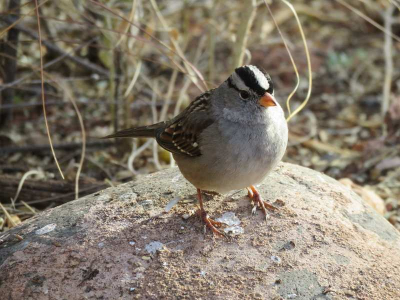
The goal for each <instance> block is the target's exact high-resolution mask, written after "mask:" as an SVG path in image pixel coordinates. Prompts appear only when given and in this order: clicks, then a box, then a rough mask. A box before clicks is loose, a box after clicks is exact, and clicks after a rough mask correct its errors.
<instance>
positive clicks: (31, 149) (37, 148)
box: [0, 140, 115, 155]
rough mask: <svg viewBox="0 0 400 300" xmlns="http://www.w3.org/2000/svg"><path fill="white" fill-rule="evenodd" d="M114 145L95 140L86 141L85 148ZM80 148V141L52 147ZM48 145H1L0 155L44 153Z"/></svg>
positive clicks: (105, 141)
mask: <svg viewBox="0 0 400 300" xmlns="http://www.w3.org/2000/svg"><path fill="white" fill-rule="evenodd" d="M113 145H115V143H114V142H113V141H107V140H95V141H90V142H87V143H86V147H87V148H103V147H110V146H113ZM79 148H82V143H64V144H55V145H54V149H56V150H64V151H71V150H76V149H79ZM49 151H50V148H49V145H47V144H46V145H30V146H21V147H1V148H0V155H5V154H13V153H46V152H49Z"/></svg>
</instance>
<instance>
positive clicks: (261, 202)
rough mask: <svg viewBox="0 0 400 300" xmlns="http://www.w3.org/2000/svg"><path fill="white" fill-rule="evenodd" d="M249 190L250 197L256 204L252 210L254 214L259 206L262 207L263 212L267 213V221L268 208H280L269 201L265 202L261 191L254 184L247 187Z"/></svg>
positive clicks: (266, 216)
mask: <svg viewBox="0 0 400 300" xmlns="http://www.w3.org/2000/svg"><path fill="white" fill-rule="evenodd" d="M247 191H248V196H249V198H250V200H251V201H252V202H253V203H255V205H254V206H253V209H252V210H251V213H252V214H255V213H256V209H257V206H258V207H260V209H261V210H262V212H263V213H264V215H265V220H266V221H267V219H268V212H267V209H268V210H272V211H274V210H277V209H278V208H276V207H275V206H273V205H271V204H269V203H268V202H265V201H264V200H263V199H262V198H261V195H260V193H259V192H258V191H257V190H256V188H255V187H254V186H250V187H248V188H247Z"/></svg>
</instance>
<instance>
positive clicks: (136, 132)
mask: <svg viewBox="0 0 400 300" xmlns="http://www.w3.org/2000/svg"><path fill="white" fill-rule="evenodd" d="M164 126H165V122H160V123H156V124H153V125H149V126H141V127H135V128H128V129H123V130H120V131H117V132H116V133H113V134H110V135H107V136H105V137H102V139H110V138H127V137H131V138H132V137H134V138H135V137H149V138H154V137H156V135H157V132H158V130H160V129H161V128H163V127H164Z"/></svg>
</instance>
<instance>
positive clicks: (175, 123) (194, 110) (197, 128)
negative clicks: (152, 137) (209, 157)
mask: <svg viewBox="0 0 400 300" xmlns="http://www.w3.org/2000/svg"><path fill="white" fill-rule="evenodd" d="M209 98H210V92H205V93H204V94H202V95H200V96H199V97H197V98H196V99H195V100H194V101H193V102H192V103H191V104H190V105H189V106H188V107H187V108H186V109H185V110H184V111H182V112H181V113H180V114H179V115H177V116H176V117H175V118H174V119H172V120H171V121H170V122H168V123H167V125H166V126H165V128H164V129H163V130H162V131H159V132H158V134H157V136H156V139H157V142H158V144H159V145H160V146H161V147H163V148H164V149H166V150H168V151H170V152H172V153H178V154H183V155H188V156H191V157H195V156H199V155H201V151H200V145H199V135H200V133H201V132H202V131H203V130H204V129H206V128H207V127H208V126H210V125H211V124H212V123H213V120H212V119H211V118H210V117H209Z"/></svg>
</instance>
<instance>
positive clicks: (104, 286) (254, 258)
mask: <svg viewBox="0 0 400 300" xmlns="http://www.w3.org/2000/svg"><path fill="white" fill-rule="evenodd" d="M259 189H260V192H261V194H262V195H263V196H264V199H265V200H267V201H269V202H271V203H273V204H274V205H275V206H277V207H279V210H278V211H277V212H273V213H271V214H270V215H269V218H268V220H267V222H266V221H264V218H263V215H262V214H261V212H260V211H257V213H256V215H252V214H251V206H250V205H249V201H248V199H247V197H246V194H247V193H246V191H239V192H234V193H231V194H230V195H225V196H222V195H206V196H205V199H207V200H208V201H206V203H205V206H206V208H207V210H208V213H209V215H210V216H212V217H213V218H218V217H221V216H222V215H223V213H226V212H232V213H234V215H232V214H229V216H230V217H232V219H233V220H235V226H240V227H241V228H242V229H243V231H244V232H243V233H240V234H238V235H236V236H234V237H232V238H230V239H223V238H213V237H212V235H211V233H210V232H207V233H206V234H205V235H204V234H203V225H202V223H201V221H200V219H199V218H198V217H197V216H196V214H194V215H191V214H190V213H189V212H190V211H192V210H193V208H194V205H195V204H194V203H193V201H190V200H194V199H195V197H196V196H195V189H194V188H193V187H192V186H191V185H190V184H189V183H188V182H186V181H185V180H184V179H183V177H182V176H181V175H180V173H179V171H178V170H177V169H169V170H165V171H162V172H158V173H155V174H151V175H148V176H146V177H143V178H142V179H140V180H138V181H136V182H130V183H127V184H122V185H119V186H117V187H115V188H109V189H106V190H104V191H102V192H99V193H96V194H93V195H90V196H86V197H84V198H81V199H79V200H76V201H72V202H70V203H67V204H65V205H62V206H59V207H56V208H54V209H51V210H48V211H45V212H43V213H41V214H39V215H37V216H35V217H33V218H31V219H29V220H28V221H26V222H23V223H22V224H20V225H18V226H17V227H15V228H13V229H12V230H9V231H8V232H6V233H5V234H3V235H2V236H1V237H0V239H1V240H0V295H1V298H2V299H200V298H201V299H296V300H300V299H399V297H400V272H399V270H400V250H399V249H400V235H399V233H398V232H397V231H396V229H395V228H394V227H392V226H391V225H390V224H389V223H388V222H387V221H386V220H385V219H384V218H383V217H381V216H380V215H379V214H377V213H376V212H375V211H374V210H373V209H372V208H370V207H369V206H368V205H366V204H365V203H364V202H363V201H362V200H361V198H360V197H359V196H357V195H356V194H355V193H354V192H353V191H351V190H350V189H348V188H347V187H345V186H343V185H342V184H340V183H338V182H337V181H335V180H333V179H331V178H329V177H328V176H325V175H323V174H321V173H318V172H315V171H312V170H309V169H306V168H303V167H299V166H296V165H291V164H281V165H280V166H279V168H278V169H277V170H276V171H275V172H273V173H272V174H271V175H270V176H269V177H268V178H267V179H266V181H265V182H264V183H263V184H262V185H261V186H260V187H259ZM176 197H179V198H180V199H181V200H180V203H178V204H176V205H175V206H174V207H172V209H171V210H170V211H169V212H168V213H167V212H165V210H164V208H165V206H166V205H167V204H168V203H170V202H171V201H172V200H173V199H175V198H176ZM183 216H189V217H187V218H186V219H184V218H182V217H183ZM236 217H237V218H238V220H239V221H240V224H239V225H237V224H238V223H239V221H237V219H236ZM17 235H19V236H21V237H23V240H20V239H18V238H17Z"/></svg>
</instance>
